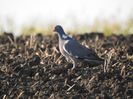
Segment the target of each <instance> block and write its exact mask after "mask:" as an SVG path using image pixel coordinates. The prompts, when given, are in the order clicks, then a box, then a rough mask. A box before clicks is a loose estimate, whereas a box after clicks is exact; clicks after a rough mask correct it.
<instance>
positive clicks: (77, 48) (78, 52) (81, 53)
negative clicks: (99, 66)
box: [63, 40, 99, 60]
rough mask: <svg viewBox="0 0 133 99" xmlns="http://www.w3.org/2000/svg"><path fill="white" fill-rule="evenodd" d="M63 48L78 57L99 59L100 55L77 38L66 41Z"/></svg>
mask: <svg viewBox="0 0 133 99" xmlns="http://www.w3.org/2000/svg"><path fill="white" fill-rule="evenodd" d="M63 49H64V51H65V52H66V53H67V54H69V55H70V56H72V57H75V58H78V59H91V60H99V57H98V56H97V54H96V53H95V52H94V51H92V50H91V49H88V48H86V47H85V46H83V45H81V44H80V43H78V42H77V41H76V40H68V41H66V42H64V45H63Z"/></svg>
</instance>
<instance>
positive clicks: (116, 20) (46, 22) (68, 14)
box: [0, 0, 133, 35]
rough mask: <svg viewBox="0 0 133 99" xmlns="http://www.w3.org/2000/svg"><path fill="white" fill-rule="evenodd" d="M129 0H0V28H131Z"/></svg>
mask: <svg viewBox="0 0 133 99" xmlns="http://www.w3.org/2000/svg"><path fill="white" fill-rule="evenodd" d="M132 10H133V1H132V0H10V1H9V0H0V31H1V32H3V31H6V32H13V33H15V35H19V34H21V33H22V32H26V31H28V32H29V30H31V31H30V32H45V30H46V32H47V31H50V30H51V29H52V27H54V26H55V25H56V24H60V25H62V26H63V27H64V29H65V30H67V31H73V32H90V31H99V32H133V13H132Z"/></svg>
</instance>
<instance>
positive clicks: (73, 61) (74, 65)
mask: <svg viewBox="0 0 133 99" xmlns="http://www.w3.org/2000/svg"><path fill="white" fill-rule="evenodd" d="M71 60H72V63H73V67H72V70H74V69H75V67H76V61H75V60H74V59H71Z"/></svg>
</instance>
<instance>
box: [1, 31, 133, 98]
mask: <svg viewBox="0 0 133 99" xmlns="http://www.w3.org/2000/svg"><path fill="white" fill-rule="evenodd" d="M74 38H75V39H77V40H78V41H79V42H80V43H82V44H83V45H86V46H88V47H89V48H91V49H93V50H95V51H96V53H97V54H98V55H99V56H100V57H101V58H103V59H105V64H104V65H100V66H90V65H88V64H85V63H81V64H79V65H78V66H77V67H76V69H75V73H71V72H70V70H71V67H72V64H71V63H68V62H67V61H66V60H65V58H64V57H61V54H60V52H59V49H58V37H57V35H55V36H43V35H42V34H37V35H36V36H19V37H14V36H13V34H11V33H4V34H3V35H1V36H0V99H2V98H3V99H15V98H17V99H32V98H40V99H47V98H49V99H133V35H128V36H123V35H118V36H117V35H112V36H109V37H105V36H104V35H103V34H102V33H90V34H89V33H86V34H83V35H76V36H74Z"/></svg>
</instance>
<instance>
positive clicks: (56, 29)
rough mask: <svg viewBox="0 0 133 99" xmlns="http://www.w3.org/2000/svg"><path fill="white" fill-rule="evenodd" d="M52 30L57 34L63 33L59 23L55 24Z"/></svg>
mask: <svg viewBox="0 0 133 99" xmlns="http://www.w3.org/2000/svg"><path fill="white" fill-rule="evenodd" d="M54 32H57V33H59V34H64V30H63V28H62V27H61V26H60V25H57V26H55V28H54Z"/></svg>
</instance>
